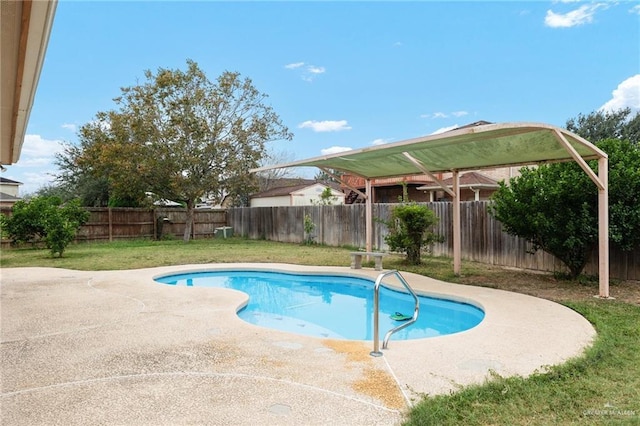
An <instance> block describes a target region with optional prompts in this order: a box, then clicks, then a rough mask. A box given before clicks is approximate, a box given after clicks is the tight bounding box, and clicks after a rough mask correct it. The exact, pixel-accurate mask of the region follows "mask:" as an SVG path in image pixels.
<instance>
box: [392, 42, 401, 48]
mask: <svg viewBox="0 0 640 426" xmlns="http://www.w3.org/2000/svg"><path fill="white" fill-rule="evenodd" d="M400 46H402V42H401V41H396V42H395V43H393V47H400Z"/></svg>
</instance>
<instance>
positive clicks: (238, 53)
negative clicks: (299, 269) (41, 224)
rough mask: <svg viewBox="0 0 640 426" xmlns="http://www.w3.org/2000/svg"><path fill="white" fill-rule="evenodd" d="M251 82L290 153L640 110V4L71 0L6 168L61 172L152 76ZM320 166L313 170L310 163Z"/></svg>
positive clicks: (43, 177) (60, 13)
mask: <svg viewBox="0 0 640 426" xmlns="http://www.w3.org/2000/svg"><path fill="white" fill-rule="evenodd" d="M187 59H192V60H194V61H196V62H197V63H198V64H199V65H200V67H201V68H202V69H203V70H204V71H205V72H206V73H207V76H208V77H209V78H210V79H211V80H215V78H216V77H217V76H218V75H220V74H221V73H222V72H224V71H225V70H229V71H237V72H240V73H241V74H242V76H244V77H249V78H251V79H252V81H253V83H254V85H255V86H256V87H257V89H258V90H260V91H261V92H263V93H266V94H267V95H269V97H268V99H267V102H268V103H269V104H270V105H271V106H272V107H273V108H274V110H275V111H276V112H277V113H278V114H279V115H280V117H281V119H282V120H283V122H284V124H285V125H286V126H287V127H288V128H289V130H291V131H292V132H293V133H294V139H293V140H292V141H286V142H285V141H280V142H275V143H272V144H271V145H270V150H271V151H272V152H276V153H280V156H281V158H283V159H285V160H286V161H293V160H297V159H304V158H309V157H315V156H318V155H322V154H324V153H331V152H339V151H340V150H346V149H349V148H361V147H365V146H371V145H375V144H381V143H388V142H396V141H400V140H404V139H409V138H413V137H418V136H422V135H428V134H432V133H435V132H440V131H443V130H445V129H449V128H452V127H455V126H458V125H464V124H467V123H471V122H474V121H478V120H487V121H491V122H519V121H526V122H541V123H548V124H553V125H557V126H564V124H565V123H566V121H567V119H569V118H572V117H576V116H577V115H578V114H580V113H583V114H587V113H590V112H592V111H595V110H598V109H602V108H604V109H618V108H622V107H626V106H629V107H631V108H633V109H634V110H640V5H638V3H637V2H626V1H619V2H581V1H552V2H541V1H536V2H508V1H502V2H485V1H469V2H455V1H453V2H452V1H449V2H307V1H300V2H287V1H280V2H207V1H200V2H163V1H155V2H152V1H145V2H124V1H122V2H120V1H110V2H81V1H65V0H61V1H60V2H59V3H58V7H57V11H56V16H55V20H54V25H53V30H52V33H51V38H50V41H49V47H48V50H47V55H46V59H45V62H44V66H43V69H42V74H41V76H40V82H39V85H38V91H37V93H36V98H35V102H34V105H33V110H32V112H31V116H30V120H29V125H28V128H27V136H26V138H25V143H24V146H23V150H22V154H21V157H20V160H19V161H18V163H16V164H14V165H12V166H7V169H8V171H7V172H5V173H3V177H6V178H9V179H13V180H17V181H20V182H23V184H24V185H23V186H22V187H21V190H20V193H21V194H23V195H24V194H26V193H30V192H33V191H35V190H37V189H38V188H39V187H41V186H42V185H45V184H47V183H50V182H52V181H53V176H54V175H55V173H56V168H55V166H54V164H53V157H54V154H55V152H57V151H59V150H60V143H61V141H67V142H72V143H74V142H76V141H77V138H76V131H77V129H78V127H79V126H81V125H83V124H85V123H87V122H89V121H91V120H92V119H93V118H94V116H95V114H96V113H97V112H98V111H105V110H108V109H111V108H114V106H115V104H114V102H113V98H114V97H116V96H118V95H119V94H120V88H121V87H125V86H131V85H134V84H136V83H137V82H141V81H142V80H143V77H144V74H143V73H144V70H147V69H149V70H152V71H155V70H156V69H157V68H159V67H162V68H173V69H175V68H181V69H185V68H186V60H187ZM304 173H306V174H307V175H308V174H309V173H311V175H313V172H310V171H308V170H307V171H303V174H304Z"/></svg>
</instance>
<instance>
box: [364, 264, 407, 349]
mask: <svg viewBox="0 0 640 426" xmlns="http://www.w3.org/2000/svg"><path fill="white" fill-rule="evenodd" d="M389 275H395V276H396V277H397V278H398V280H399V281H400V282H401V283H402V285H404V287H405V288H406V289H407V291H408V292H409V293H410V294H411V295H412V296H413V300H415V302H416V305H415V308H414V309H413V317H412V318H411V320H410V321H407V322H405V323H403V324H401V325H399V326H397V327H395V328H392V329H391V330H389V331H387V334H385V335H384V340H383V341H382V349H387V344H388V343H389V338H391V335H392V334H393V333H395V332H396V331H400V330H402V329H403V328H405V327H408V326H410V325H411V324H413V323H414V322H416V321H417V320H418V313H419V312H420V300H419V299H418V296H417V295H416V293H415V292H414V291H413V289H412V288H411V286H410V285H409V283H408V282H407V280H405V279H404V277H403V276H402V275H401V274H400V272H398V271H397V270H395V269H394V270H392V271H387V272H383V273H381V274H380V275H378V278H376V283H375V285H374V286H373V351H371V352H370V353H369V354H370V355H371V356H382V352H380V339H379V337H378V319H379V316H380V312H379V303H380V302H379V299H380V296H379V293H380V284H381V283H382V280H383V279H384V278H386V277H387V276H389Z"/></svg>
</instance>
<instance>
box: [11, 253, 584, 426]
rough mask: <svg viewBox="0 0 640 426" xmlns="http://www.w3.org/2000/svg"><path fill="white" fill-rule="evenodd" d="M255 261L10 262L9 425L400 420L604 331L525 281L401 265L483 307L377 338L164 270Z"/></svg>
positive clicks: (574, 352)
mask: <svg viewBox="0 0 640 426" xmlns="http://www.w3.org/2000/svg"><path fill="white" fill-rule="evenodd" d="M215 268H231V269H243V268H260V269H262V270H286V271H293V272H306V273H310V272H322V273H338V274H354V275H358V276H366V277H369V278H372V279H374V278H375V277H376V276H377V274H378V272H376V271H373V270H368V269H364V270H357V271H354V270H350V269H349V268H338V267H330V268H329V267H322V268H320V267H303V266H297V265H282V264H253V265H248V264H212V265H184V266H172V267H161V268H152V269H144V270H129V271H106V272H85V271H71V270H62V269H51V268H11V269H3V270H2V271H1V274H2V276H1V280H2V281H1V287H0V292H1V305H0V308H1V321H2V323H1V326H2V328H1V355H2V367H1V379H2V383H1V395H0V401H1V404H2V405H1V414H0V416H1V417H0V423H2V424H7V425H9V424H11V425H40V424H47V425H49V424H63V425H86V424H105V425H112V424H113V425H115V424H117V425H186V424H190V425H193V424H211V425H218V424H220V425H222V424H224V425H256V424H273V425H300V424H306V425H316V424H317V425H330V424H342V425H345V424H356V425H361V424H362V425H365V424H366V425H371V424H375V425H381V424H389V425H393V424H399V423H401V422H402V419H403V416H404V414H405V413H406V411H407V409H408V407H409V406H410V405H411V404H412V403H413V402H414V401H417V400H418V399H419V398H420V397H421V395H423V394H429V395H434V394H441V393H448V392H451V391H455V390H457V389H459V387H460V386H464V385H467V384H471V383H481V382H483V381H484V380H485V379H486V378H487V377H488V375H489V374H490V372H491V371H494V372H496V373H498V374H500V375H505V376H506V375H528V374H531V373H533V372H535V371H543V370H544V366H547V365H553V364H558V363H561V362H563V361H565V360H567V359H569V358H571V357H575V356H578V355H580V354H581V353H582V352H583V351H584V348H585V347H587V346H588V345H589V344H590V343H591V342H592V340H593V338H594V336H595V331H594V329H593V327H592V326H591V325H590V324H589V323H588V322H587V321H586V320H585V319H584V318H582V317H581V316H580V315H578V314H577V313H575V312H574V311H572V310H570V309H568V308H565V307H563V306H561V305H558V304H556V303H553V302H550V301H547V300H543V299H538V298H534V297H530V296H525V295H520V294H516V293H509V292H504V291H499V290H493V289H488V288H480V287H469V286H462V285H455V284H449V283H444V282H441V281H436V280H433V279H430V278H426V277H423V276H419V275H414V274H410V273H403V275H404V276H405V278H406V279H407V280H408V281H409V283H410V284H411V285H412V286H413V287H414V288H415V289H416V290H417V291H418V292H419V293H422V294H431V295H440V296H442V295H447V296H448V297H449V298H453V299H456V300H460V301H468V302H472V303H474V304H476V305H478V306H480V307H482V308H483V309H484V310H485V312H486V316H485V319H484V321H483V322H482V323H481V324H480V325H479V326H477V327H475V328H473V329H471V330H468V331H466V332H462V333H458V334H454V335H449V336H442V337H436V338H430V339H422V340H412V341H394V340H393V339H392V340H391V342H390V344H389V349H388V350H385V351H383V352H384V356H383V357H380V358H375V357H371V356H370V355H369V352H370V351H371V349H372V345H371V342H360V341H339V340H325V339H319V338H313V337H307V336H301V335H295V334H290V333H285V332H280V331H276V330H270V329H265V328H260V327H257V326H254V325H251V324H248V323H246V322H244V321H242V320H240V319H239V318H238V317H237V316H236V311H237V309H238V308H239V307H240V306H242V305H243V304H244V303H245V302H246V296H245V295H244V294H243V293H240V292H237V291H234V290H227V289H217V288H197V287H195V288H194V287H172V286H167V285H160V284H157V283H155V282H154V281H153V277H154V276H158V275H160V274H165V273H170V272H182V271H195V270H203V269H215Z"/></svg>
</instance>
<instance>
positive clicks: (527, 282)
mask: <svg viewBox="0 0 640 426" xmlns="http://www.w3.org/2000/svg"><path fill="white" fill-rule="evenodd" d="M456 281H457V282H459V283H460V284H469V285H475V286H482V287H490V288H496V289H500V290H507V291H513V292H516V293H522V294H528V295H531V296H536V297H541V298H543V299H549V300H553V301H555V302H561V303H562V302H569V301H578V300H593V299H594V296H596V295H597V294H598V281H597V279H586V278H580V279H578V280H568V279H563V278H559V277H556V276H554V275H553V274H544V273H536V272H530V271H524V270H518V269H507V268H500V267H497V266H487V265H483V268H482V272H481V273H480V272H478V273H476V272H473V273H471V274H469V275H468V276H464V275H463V276H461V277H459V278H458V279H457V280H456ZM609 294H610V295H611V297H613V298H614V299H615V300H617V301H620V302H626V303H632V304H634V305H640V281H632V280H627V281H616V280H611V282H610V284H609Z"/></svg>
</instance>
